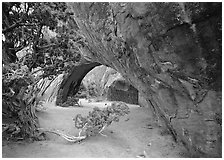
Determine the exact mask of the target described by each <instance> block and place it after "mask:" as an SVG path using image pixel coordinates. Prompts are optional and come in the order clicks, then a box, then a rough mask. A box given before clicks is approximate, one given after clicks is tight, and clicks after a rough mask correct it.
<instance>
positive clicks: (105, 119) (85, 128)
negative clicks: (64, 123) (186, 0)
mask: <svg viewBox="0 0 224 160" xmlns="http://www.w3.org/2000/svg"><path fill="white" fill-rule="evenodd" d="M129 112H130V111H129V108H128V106H127V105H126V104H125V103H123V102H114V103H112V104H111V106H108V107H106V108H104V109H102V110H101V109H99V108H98V107H95V108H93V111H91V112H89V115H88V116H87V117H82V115H81V114H77V115H76V117H75V118H74V119H73V120H74V122H75V127H76V128H78V129H81V132H80V134H81V133H84V135H85V136H87V137H88V136H93V135H96V134H98V133H101V132H102V131H103V130H104V128H105V127H107V126H109V125H110V124H111V123H112V122H118V121H119V118H120V117H121V116H124V115H127V114H128V113H129Z"/></svg>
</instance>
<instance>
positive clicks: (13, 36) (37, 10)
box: [2, 2, 82, 76]
mask: <svg viewBox="0 0 224 160" xmlns="http://www.w3.org/2000/svg"><path fill="white" fill-rule="evenodd" d="M2 8H3V12H2V13H3V24H2V27H3V32H2V34H3V37H4V38H3V51H4V53H3V57H5V56H8V57H10V60H9V62H16V61H18V60H19V59H18V58H17V56H16V53H17V52H18V51H20V50H22V49H24V48H25V47H31V48H32V52H31V54H29V55H27V56H26V60H25V63H24V64H25V65H27V67H28V68H29V69H30V71H31V69H32V68H36V67H41V68H43V69H44V71H45V72H44V75H45V76H48V75H49V74H50V75H55V74H61V73H62V72H63V71H68V70H70V68H71V67H72V66H74V65H75V63H76V62H77V61H79V59H80V54H79V52H78V51H79V50H78V48H77V42H78V41H80V40H81V38H80V36H78V35H77V33H75V32H74V31H73V30H71V29H70V28H71V27H72V28H74V27H77V26H76V23H75V21H74V20H73V18H72V13H70V12H69V11H68V9H67V6H66V4H65V3H64V2H60V3H59V2H57V3H55V2H39V3H37V2H16V3H14V2H4V3H3V7H2ZM81 41H82V40H81ZM6 59H7V58H3V60H4V61H3V63H7V62H6V61H5V60H6Z"/></svg>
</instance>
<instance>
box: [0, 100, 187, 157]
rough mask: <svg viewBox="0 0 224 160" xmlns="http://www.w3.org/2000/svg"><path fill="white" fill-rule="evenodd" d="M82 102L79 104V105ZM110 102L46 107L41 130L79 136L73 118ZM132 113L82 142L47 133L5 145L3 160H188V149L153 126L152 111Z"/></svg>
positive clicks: (133, 109)
mask: <svg viewBox="0 0 224 160" xmlns="http://www.w3.org/2000/svg"><path fill="white" fill-rule="evenodd" d="M79 103H80V102H79ZM109 103H110V102H91V103H88V102H87V101H85V100H82V101H81V105H82V106H83V107H68V108H62V107H56V106H53V105H52V104H46V105H45V107H46V110H44V111H41V112H38V113H37V115H38V117H39V121H40V125H41V127H42V128H47V129H58V130H61V131H63V132H65V133H68V134H71V135H77V133H78V130H77V129H76V128H75V127H74V123H73V121H72V118H74V117H75V115H76V114H79V113H81V114H82V115H87V114H88V112H89V111H91V110H92V108H93V106H99V107H106V106H107V105H108V104H109ZM129 107H130V111H131V112H130V114H129V115H127V116H125V117H122V118H121V119H120V122H118V123H116V122H114V123H112V125H110V126H109V127H108V128H106V129H105V130H104V132H103V134H105V135H107V136H106V137H104V136H102V135H97V136H94V137H90V138H88V139H86V140H84V141H82V142H81V143H80V144H79V143H70V142H67V141H66V140H64V139H63V138H61V137H59V136H57V135H54V134H51V133H47V140H45V141H36V142H33V143H27V142H13V143H12V142H3V146H2V156H3V158H6V157H7V158H23V157H24V158H25V157H26V158H54V157H55V158H72V157H76V158H82V157H85V158H99V157H101V158H103V157H108V158H113V157H116V158H124V157H129V158H136V157H137V156H138V155H142V154H144V155H145V156H146V158H157V157H158V158H163V157H167V158H168V157H172V158H183V157H187V151H186V150H185V148H184V147H183V146H182V145H180V144H176V143H175V142H174V141H173V140H172V137H171V136H170V135H169V134H164V133H166V132H165V130H164V129H163V127H158V126H157V125H155V124H154V123H153V119H152V118H151V117H152V116H151V113H150V111H149V109H146V108H140V107H139V106H137V105H129Z"/></svg>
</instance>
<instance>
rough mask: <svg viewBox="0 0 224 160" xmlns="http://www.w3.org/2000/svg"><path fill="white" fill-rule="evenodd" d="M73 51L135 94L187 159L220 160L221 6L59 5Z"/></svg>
mask: <svg viewBox="0 0 224 160" xmlns="http://www.w3.org/2000/svg"><path fill="white" fill-rule="evenodd" d="M67 4H68V6H69V7H70V9H71V11H72V12H74V20H75V21H76V23H77V24H78V26H79V32H80V33H81V34H82V35H83V37H84V38H85V40H86V44H85V45H84V46H83V47H82V48H80V50H81V51H82V54H83V55H84V56H85V57H88V58H89V59H91V60H92V61H93V62H99V63H101V64H104V65H107V66H110V67H112V68H114V69H115V70H117V71H118V72H119V73H120V74H121V75H122V77H124V78H125V79H126V80H127V81H128V82H129V83H130V84H131V85H133V86H134V87H135V88H136V89H138V91H139V93H140V94H141V95H142V97H143V98H144V101H145V102H146V103H147V104H148V105H147V106H148V107H150V108H151V110H152V112H153V113H154V115H157V116H155V117H160V118H161V119H162V120H163V121H164V122H165V124H166V125H167V127H168V129H169V130H170V132H171V134H172V135H173V137H174V139H177V140H179V141H181V142H183V144H185V146H186V147H187V148H188V149H189V151H190V152H191V153H192V156H197V157H221V121H220V119H221V114H220V113H221V93H220V92H221V86H222V85H221V70H222V68H221V66H222V60H221V59H222V58H221V57H222V52H221V41H222V39H221V35H222V34H221V26H222V25H221V15H222V14H221V13H222V12H221V11H222V4H221V3H67Z"/></svg>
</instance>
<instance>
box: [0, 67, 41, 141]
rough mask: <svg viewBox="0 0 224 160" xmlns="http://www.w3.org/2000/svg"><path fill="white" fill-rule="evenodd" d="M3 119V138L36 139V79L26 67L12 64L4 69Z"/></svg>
mask: <svg viewBox="0 0 224 160" xmlns="http://www.w3.org/2000/svg"><path fill="white" fill-rule="evenodd" d="M2 76H3V80H2V86H3V89H2V117H3V130H2V131H3V135H4V136H3V137H7V139H25V138H31V137H33V138H35V137H36V128H37V126H38V122H37V117H36V116H35V112H34V111H33V110H34V109H35V105H36V103H37V100H36V94H37V92H38V90H36V89H35V85H34V84H35V83H34V82H35V78H34V76H33V75H31V74H29V70H28V68H27V67H26V66H19V65H18V64H10V65H7V66H4V67H3V75H2Z"/></svg>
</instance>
